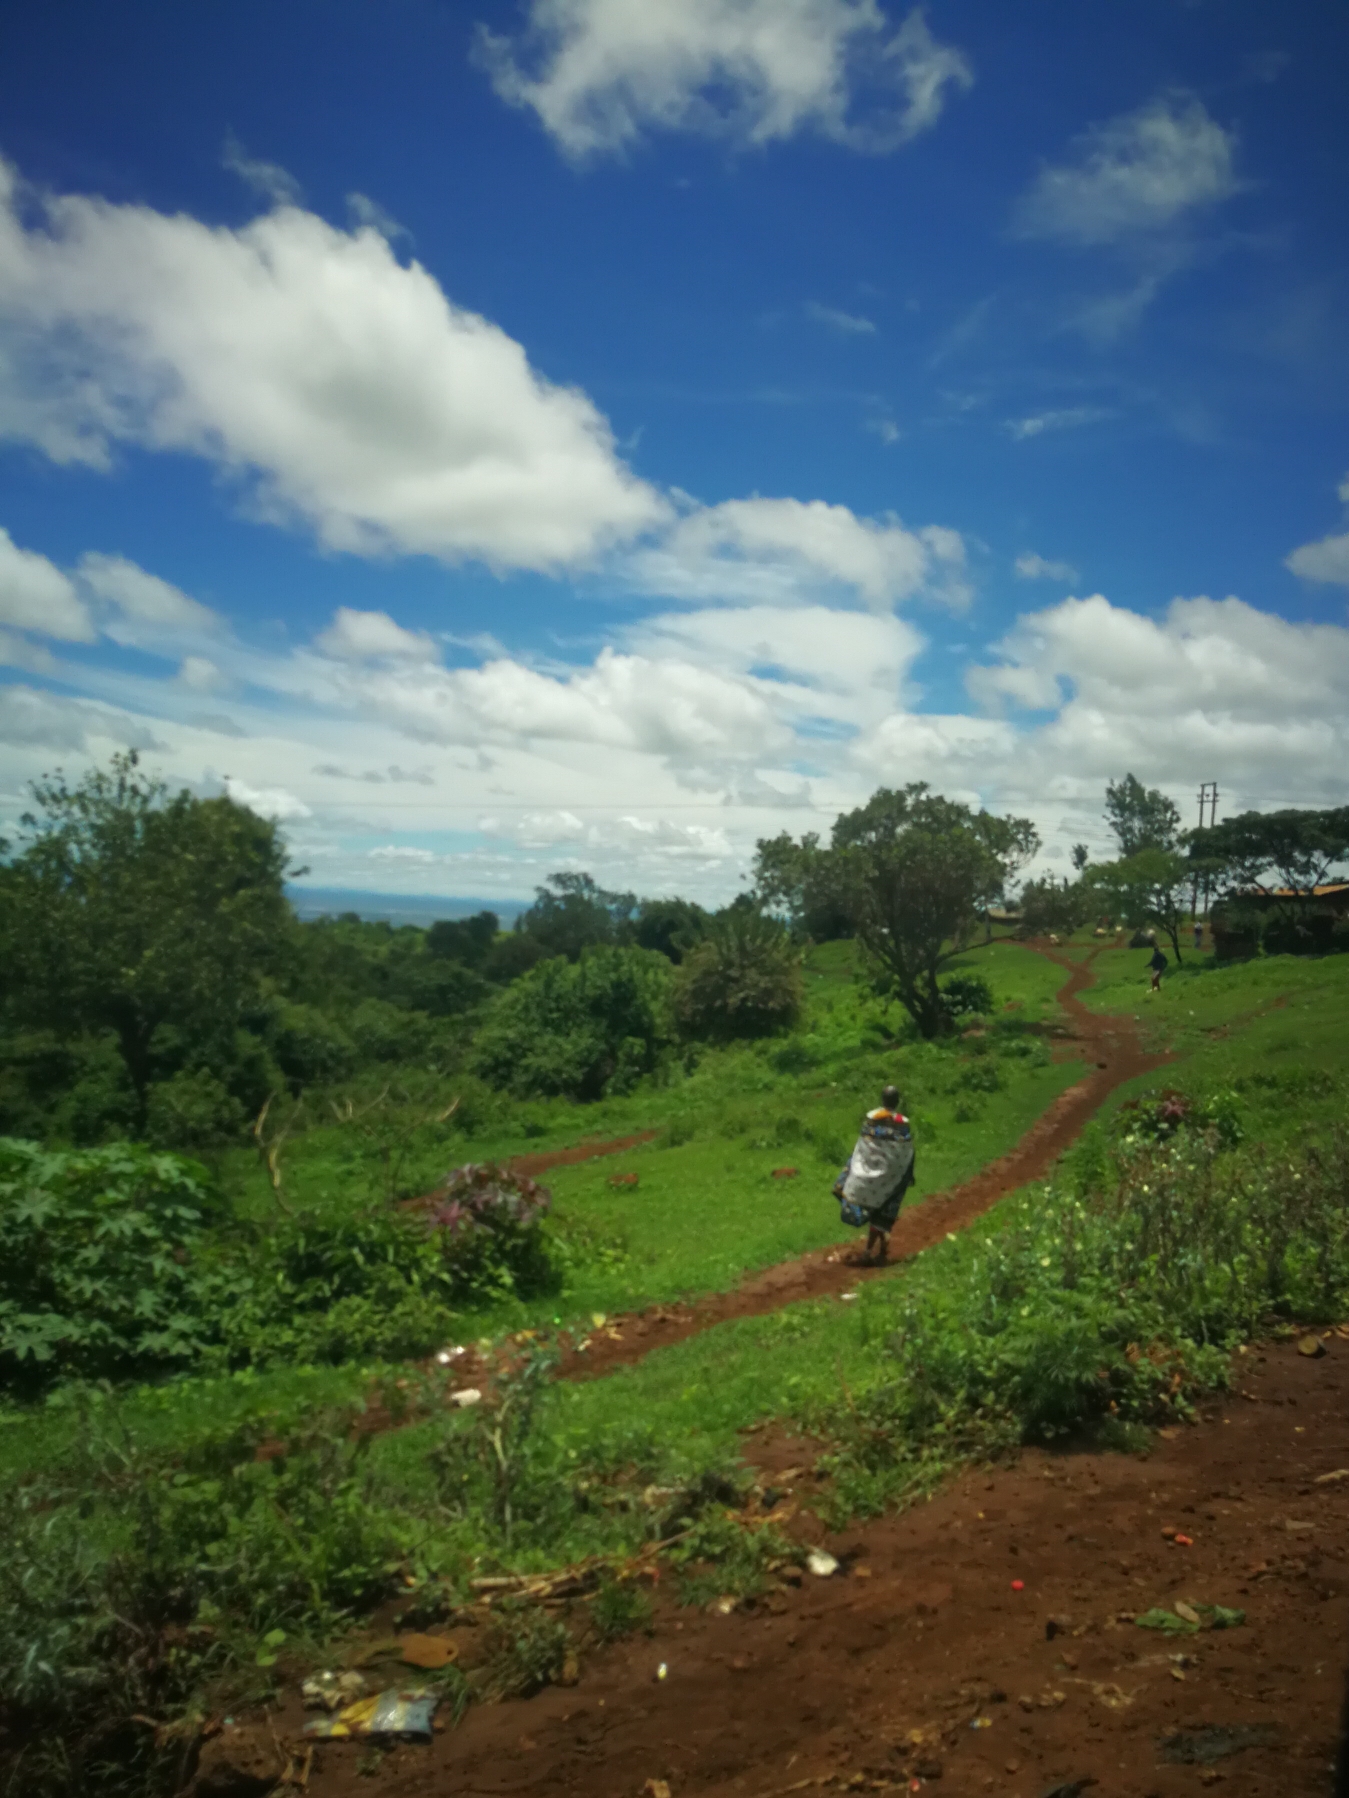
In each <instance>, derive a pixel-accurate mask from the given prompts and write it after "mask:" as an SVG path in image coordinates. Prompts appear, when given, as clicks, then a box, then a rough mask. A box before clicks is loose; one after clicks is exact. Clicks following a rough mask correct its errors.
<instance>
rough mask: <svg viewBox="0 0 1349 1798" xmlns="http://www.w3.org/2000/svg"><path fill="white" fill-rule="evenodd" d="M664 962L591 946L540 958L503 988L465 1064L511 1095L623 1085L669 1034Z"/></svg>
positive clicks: (654, 1063)
mask: <svg viewBox="0 0 1349 1798" xmlns="http://www.w3.org/2000/svg"><path fill="white" fill-rule="evenodd" d="M669 989H670V964H669V962H668V961H667V960H666V959H665V957H664V956H663V955H660V954H657V953H656V952H655V951H654V950H648V949H615V948H593V949H587V950H585V951H584V952H583V953H582V955H581V957H580V959H579V960H578V961H576V962H569V961H566V960H565V959H563V958H562V957H560V956H559V957H556V958H554V959H553V960H550V961H544V962H540V963H539V965H538V966H537V967H536V968H534V969H532V970H531V971H530V972H529V973H527V974H525V975H524V976H523V977H522V978H521V979H520V980H518V981H516V982H515V984H514V985H513V986H512V987H511V988H510V989H509V990H508V991H507V992H506V993H504V994H503V995H502V997H501V1000H500V1001H499V1003H498V1005H497V1008H496V1011H495V1012H494V1014H493V1016H492V1017H491V1019H490V1020H489V1022H488V1024H487V1025H486V1027H485V1028H484V1030H483V1032H482V1034H481V1035H480V1037H479V1038H478V1043H477V1048H476V1052H475V1056H474V1065H475V1067H476V1069H477V1071H478V1072H479V1073H480V1074H481V1075H482V1077H483V1078H484V1079H485V1080H486V1081H488V1083H489V1084H490V1085H492V1086H495V1087H498V1088H500V1089H503V1090H506V1091H509V1092H513V1093H515V1094H517V1095H518V1096H520V1097H522V1098H524V1097H538V1096H542V1095H547V1094H561V1095H563V1096H564V1097H567V1098H571V1099H583V1100H589V1099H599V1098H604V1097H606V1096H608V1095H611V1094H621V1093H626V1092H631V1090H632V1089H633V1087H634V1086H636V1084H637V1082H638V1081H639V1080H640V1079H641V1078H642V1077H643V1076H644V1075H647V1074H651V1073H653V1072H655V1070H656V1069H657V1067H659V1066H660V1065H661V1063H662V1062H663V1060H664V1059H665V1055H666V1053H667V1051H668V1048H669V1046H670V1042H671V1028H670V1023H669Z"/></svg>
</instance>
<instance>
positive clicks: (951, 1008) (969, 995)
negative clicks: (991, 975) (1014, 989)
mask: <svg viewBox="0 0 1349 1798" xmlns="http://www.w3.org/2000/svg"><path fill="white" fill-rule="evenodd" d="M941 998H942V1005H943V1007H944V1009H945V1011H946V1015H947V1016H948V1017H949V1018H950V1019H951V1020H952V1022H953V1023H954V1022H958V1021H959V1020H960V1019H961V1018H986V1017H987V1016H988V1015H989V1013H990V1012H991V1011H992V1010H993V1007H994V1004H995V1003H996V1001H995V1000H994V997H993V988H992V987H991V986H990V985H989V984H988V982H987V981H986V980H984V979H983V978H982V977H981V976H980V975H978V974H953V975H952V976H951V978H950V979H949V980H944V981H943V982H942V984H941Z"/></svg>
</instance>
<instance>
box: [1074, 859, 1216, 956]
mask: <svg viewBox="0 0 1349 1798" xmlns="http://www.w3.org/2000/svg"><path fill="white" fill-rule="evenodd" d="M1086 878H1087V881H1088V882H1089V883H1090V885H1091V887H1093V888H1094V889H1095V890H1096V891H1097V892H1099V893H1100V894H1101V895H1102V896H1103V898H1104V899H1105V900H1106V901H1107V903H1108V906H1109V909H1110V910H1111V911H1112V912H1114V913H1116V914H1117V915H1118V916H1120V917H1121V918H1123V919H1124V922H1125V923H1126V924H1131V925H1132V926H1133V927H1134V928H1135V929H1139V928H1141V927H1142V926H1143V925H1145V924H1151V925H1154V926H1155V927H1156V928H1158V929H1159V930H1164V931H1165V932H1166V934H1167V936H1169V937H1170V939H1171V947H1172V948H1173V949H1174V950H1175V952H1176V960H1177V961H1180V960H1182V956H1181V953H1180V933H1181V930H1182V929H1183V928H1184V925H1185V920H1186V918H1187V917H1188V916H1189V910H1190V907H1189V893H1190V883H1191V881H1192V880H1193V878H1194V867H1193V865H1192V863H1190V862H1189V861H1187V860H1186V858H1185V857H1184V856H1183V855H1177V854H1176V853H1175V851H1174V850H1170V849H1140V850H1139V851H1138V852H1137V854H1136V855H1128V856H1125V857H1123V858H1122V859H1121V860H1120V861H1117V862H1102V863H1101V864H1099V865H1098V866H1097V867H1094V868H1089V869H1088V870H1087V876H1086Z"/></svg>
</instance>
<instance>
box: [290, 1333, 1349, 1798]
mask: <svg viewBox="0 0 1349 1798" xmlns="http://www.w3.org/2000/svg"><path fill="white" fill-rule="evenodd" d="M1325 1347H1326V1352H1325V1354H1324V1356H1323V1357H1322V1358H1320V1359H1317V1360H1311V1359H1306V1358H1303V1357H1301V1356H1299V1355H1298V1354H1297V1352H1296V1349H1295V1347H1294V1345H1293V1344H1292V1343H1284V1344H1281V1345H1278V1346H1273V1347H1269V1348H1267V1349H1263V1350H1258V1351H1253V1352H1252V1353H1251V1354H1250V1355H1249V1356H1246V1357H1241V1358H1239V1359H1238V1361H1237V1374H1238V1378H1237V1382H1236V1389H1235V1390H1234V1391H1233V1392H1232V1393H1231V1394H1230V1395H1229V1396H1227V1397H1226V1398H1224V1399H1221V1400H1219V1401H1215V1402H1214V1403H1212V1404H1210V1405H1209V1406H1207V1407H1206V1415H1205V1416H1204V1418H1203V1419H1202V1421H1201V1422H1200V1424H1199V1425H1198V1426H1197V1427H1195V1428H1184V1427H1182V1428H1179V1429H1176V1430H1170V1431H1168V1432H1167V1438H1168V1439H1159V1440H1158V1441H1157V1443H1156V1446H1155V1449H1154V1452H1153V1453H1152V1454H1150V1455H1145V1456H1124V1455H1098V1454H1088V1453H1080V1452H1068V1451H1065V1452H1060V1453H1045V1452H1040V1451H1026V1452H1025V1453H1023V1454H1022V1455H1021V1456H1020V1457H1019V1458H1018V1459H1017V1460H1016V1461H1015V1462H1014V1463H1013V1464H1011V1465H1009V1466H1006V1467H1003V1468H999V1469H996V1470H988V1469H972V1470H970V1471H969V1472H967V1473H965V1474H964V1475H962V1476H961V1477H960V1478H959V1479H958V1480H956V1481H955V1482H954V1484H953V1485H952V1486H951V1487H950V1488H949V1489H948V1490H947V1491H945V1492H944V1493H942V1494H941V1495H940V1496H939V1497H938V1498H937V1499H935V1500H934V1501H933V1502H932V1503H931V1504H927V1505H921V1506H919V1507H917V1508H916V1509H914V1510H911V1511H909V1512H907V1513H904V1514H902V1515H899V1516H890V1517H886V1518H883V1519H880V1520H878V1521H875V1522H872V1523H868V1524H866V1525H865V1526H864V1527H862V1528H859V1529H854V1530H850V1531H848V1532H846V1533H845V1534H843V1535H841V1536H837V1537H829V1536H827V1535H826V1533H825V1531H824V1529H823V1526H822V1525H821V1524H820V1522H819V1520H818V1519H817V1518H816V1517H815V1516H814V1514H813V1513H812V1512H811V1511H810V1510H809V1508H808V1507H809V1503H810V1499H811V1495H812V1493H813V1492H814V1490H815V1487H814V1485H813V1476H811V1475H808V1474H805V1473H803V1472H802V1471H801V1468H800V1466H799V1465H798V1467H797V1468H796V1470H795V1471H789V1470H787V1469H786V1466H785V1462H786V1459H787V1457H789V1456H790V1457H792V1458H794V1459H796V1460H797V1461H798V1463H800V1462H804V1463H806V1464H809V1463H810V1461H811V1459H812V1457H811V1455H810V1452H809V1449H808V1446H807V1445H805V1444H800V1445H792V1444H790V1443H782V1442H777V1443H775V1444H772V1445H771V1446H772V1450H773V1452H774V1455H775V1457H776V1460H777V1463H778V1465H779V1466H780V1467H781V1468H782V1471H780V1472H779V1473H778V1474H777V1475H776V1479H777V1481H778V1484H779V1486H780V1487H783V1488H786V1489H787V1490H788V1494H789V1496H788V1500H787V1502H788V1504H789V1506H791V1507H793V1508H794V1514H793V1515H792V1516H791V1518H790V1520H789V1521H788V1522H787V1525H786V1527H787V1529H788V1531H789V1533H791V1534H793V1535H795V1536H796V1538H797V1539H798V1540H799V1541H800V1542H801V1543H802V1544H807V1543H814V1544H821V1545H824V1546H827V1547H828V1548H829V1549H830V1550H831V1551H832V1552H833V1553H834V1554H835V1555H836V1556H837V1557H838V1558H839V1559H840V1561H841V1563H842V1570H841V1572H840V1573H839V1574H837V1575H835V1576H834V1577H832V1578H829V1579H815V1578H813V1577H811V1576H810V1575H809V1574H808V1573H807V1574H805V1575H804V1577H802V1575H801V1574H800V1573H795V1572H793V1573H790V1574H789V1576H788V1577H785V1578H784V1579H783V1581H782V1583H781V1584H780V1586H779V1587H778V1588H777V1589H775V1590H772V1591H770V1592H769V1593H767V1594H766V1595H765V1597H764V1598H762V1599H760V1600H758V1601H756V1602H755V1603H754V1604H753V1605H752V1606H751V1607H750V1608H742V1609H739V1610H736V1611H734V1612H732V1613H731V1614H730V1615H721V1614H719V1613H718V1612H717V1610H716V1608H715V1607H712V1608H711V1609H710V1610H708V1611H701V1610H694V1609H687V1608H684V1609H681V1608H679V1607H678V1606H676V1605H675V1604H674V1603H673V1601H672V1598H671V1597H669V1596H667V1595H666V1594H665V1591H664V1588H657V1591H656V1598H657V1612H656V1617H655V1620H654V1627H653V1631H652V1633H651V1635H650V1636H646V1635H639V1636H636V1637H632V1638H629V1639H628V1640H626V1641H624V1642H620V1643H618V1644H616V1645H614V1646H613V1647H611V1648H608V1649H604V1650H601V1651H599V1652H597V1653H595V1654H594V1655H593V1656H589V1657H587V1658H586V1659H585V1660H584V1661H583V1663H582V1666H581V1668H580V1677H579V1683H578V1684H577V1685H576V1686H575V1687H574V1688H571V1689H559V1688H550V1689H549V1690H547V1691H545V1692H543V1693H541V1694H540V1695H539V1696H538V1697H536V1698H533V1699H529V1700H526V1701H515V1702H512V1703H507V1704H500V1705H486V1706H482V1707H478V1708H474V1709H472V1710H471V1711H470V1712H469V1713H468V1715H467V1716H466V1718H465V1719H464V1721H463V1722H462V1723H461V1724H460V1725H459V1727H458V1728H457V1729H453V1730H446V1731H445V1732H444V1733H442V1734H439V1735H437V1736H436V1738H435V1739H434V1741H432V1742H431V1743H430V1744H429V1745H425V1746H421V1747H417V1746H407V1747H400V1748H396V1749H394V1750H393V1751H392V1752H391V1753H390V1754H388V1755H387V1756H386V1757H385V1758H383V1759H382V1760H379V1761H378V1764H373V1763H372V1761H371V1760H370V1759H369V1758H367V1757H366V1756H365V1755H364V1754H363V1751H362V1750H361V1748H360V1747H359V1745H357V1744H355V1743H347V1744H334V1745H331V1746H324V1747H322V1748H320V1750H319V1752H318V1755H317V1757H316V1759H315V1763H314V1767H313V1771H312V1774H311V1777H310V1780H309V1784H308V1794H309V1798H517V1795H518V1798H574V1795H582V1794H583V1795H584V1798H642V1795H643V1794H644V1793H645V1794H646V1798H653V1793H654V1798H664V1790H665V1787H663V1786H662V1785H660V1784H656V1785H655V1786H652V1785H650V1784H648V1783H647V1782H648V1781H655V1782H662V1781H663V1782H665V1784H666V1786H668V1789H669V1792H670V1794H671V1798H785V1795H786V1794H790V1793H797V1792H799V1793H802V1794H810V1793H821V1792H823V1793H825V1794H836V1793H843V1792H846V1791H851V1792H858V1793H863V1792H880V1793H890V1794H894V1795H895V1798H898V1794H900V1793H903V1792H917V1791H922V1790H931V1791H932V1792H933V1794H934V1798H986V1795H987V1794H989V1793H993V1794H997V1795H998V1798H1049V1795H1050V1794H1057V1795H1058V1798H1068V1794H1074V1795H1076V1794H1078V1793H1079V1792H1089V1794H1090V1798H1194V1795H1197V1794H1198V1793H1199V1792H1200V1791H1201V1790H1205V1789H1207V1788H1208V1786H1209V1785H1210V1784H1213V1785H1216V1784H1217V1783H1218V1782H1219V1781H1221V1782H1222V1783H1223V1791H1224V1792H1225V1793H1230V1794H1232V1798H1330V1795H1331V1793H1332V1791H1333V1788H1334V1776H1333V1774H1332V1773H1331V1771H1330V1763H1331V1761H1332V1758H1333V1755H1334V1752H1335V1743H1336V1738H1337V1734H1338V1727H1337V1719H1338V1713H1339V1708H1340V1703H1341V1694H1342V1691H1343V1684H1344V1672H1345V1664H1346V1656H1347V1654H1349V1473H1346V1476H1345V1477H1344V1478H1338V1479H1337V1478H1330V1479H1326V1478H1325V1477H1324V1476H1326V1475H1332V1476H1333V1475H1335V1474H1337V1472H1338V1471H1339V1470H1340V1469H1345V1470H1349V1330H1347V1331H1346V1332H1345V1333H1344V1335H1343V1336H1330V1337H1329V1338H1328V1339H1327V1341H1326V1345H1325ZM753 1456H754V1451H753V1447H752V1445H751V1458H753ZM1167 1530H1170V1531H1172V1532H1174V1531H1175V1530H1181V1531H1182V1532H1183V1533H1184V1534H1185V1535H1186V1536H1188V1537H1189V1538H1191V1541H1190V1543H1189V1544H1188V1545H1183V1544H1182V1545H1177V1544H1176V1543H1174V1542H1173V1541H1172V1540H1171V1539H1170V1538H1169V1537H1168V1536H1167V1535H1166V1534H1165V1532H1166V1531H1167ZM1016 1581H1019V1582H1021V1589H1016V1588H1015V1586H1014V1582H1016ZM1178 1599H1180V1600H1193V1601H1196V1602H1198V1603H1201V1604H1203V1603H1212V1604H1221V1605H1225V1606H1230V1607H1233V1608H1237V1609H1240V1610H1242V1611H1244V1612H1245V1614H1246V1620H1245V1622H1244V1623H1243V1624H1242V1625H1240V1626H1239V1627H1236V1628H1232V1629H1228V1630H1223V1631H1222V1632H1220V1633H1219V1632H1204V1633H1200V1634H1195V1635H1185V1636H1181V1637H1168V1636H1165V1635H1159V1634H1156V1633H1154V1632H1152V1631H1150V1630H1146V1629H1142V1628H1139V1627H1138V1626H1137V1625H1136V1624H1135V1623H1134V1622H1133V1621H1132V1619H1133V1617H1134V1615H1135V1614H1139V1613H1142V1612H1144V1611H1146V1610H1148V1609H1150V1608H1151V1607H1153V1606H1163V1607H1166V1608H1168V1609H1169V1608H1170V1607H1172V1606H1173V1605H1174V1604H1175V1603H1176V1601H1177V1600H1178ZM473 1633H474V1632H472V1631H471V1630H470V1631H467V1632H464V1631H460V1632H456V1634H457V1635H460V1636H464V1637H465V1641H464V1643H463V1652H464V1654H465V1658H469V1650H470V1647H471V1643H470V1641H469V1638H471V1637H472V1636H473ZM662 1663H663V1664H664V1665H665V1666H666V1667H667V1669H668V1677H666V1678H665V1679H663V1680H658V1679H657V1677H656V1671H657V1668H658V1667H659V1666H660V1665H661V1664H662ZM299 1715H300V1713H299V1711H298V1707H297V1704H292V1707H291V1709H290V1710H289V1711H287V1712H286V1713H284V1714H282V1715H280V1716H278V1717H277V1718H276V1719H275V1721H276V1724H277V1727H278V1728H279V1729H281V1730H283V1731H285V1730H288V1729H290V1728H293V1727H295V1726H296V1725H297V1724H298V1720H299ZM1206 1754H1208V1755H1212V1756H1214V1758H1213V1759H1212V1760H1211V1761H1209V1762H1207V1763H1206V1762H1205V1761H1204V1759H1203V1758H1202V1757H1203V1756H1204V1755H1206ZM1174 1755H1180V1756H1186V1755H1188V1756H1189V1757H1190V1759H1189V1760H1188V1761H1186V1760H1184V1759H1181V1760H1179V1761H1177V1760H1173V1759H1168V1758H1167V1757H1168V1756H1174ZM358 1762H360V1763H362V1764H363V1767H364V1771H359V1770H358V1765H357V1764H358ZM1078 1781H1081V1782H1084V1783H1083V1784H1082V1785H1081V1786H1079V1785H1078V1784H1077V1783H1076V1782H1078Z"/></svg>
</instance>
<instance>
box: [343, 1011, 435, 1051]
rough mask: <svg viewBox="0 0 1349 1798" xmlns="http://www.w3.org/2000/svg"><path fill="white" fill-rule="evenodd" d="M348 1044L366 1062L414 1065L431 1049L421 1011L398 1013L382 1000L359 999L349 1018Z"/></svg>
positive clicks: (426, 1021) (426, 1019)
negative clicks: (392, 1062)
mask: <svg viewBox="0 0 1349 1798" xmlns="http://www.w3.org/2000/svg"><path fill="white" fill-rule="evenodd" d="M350 1031H351V1040H352V1042H353V1043H354V1044H355V1045H356V1053H357V1055H358V1056H359V1057H360V1059H361V1060H362V1061H363V1062H366V1061H415V1060H417V1059H418V1058H419V1057H421V1056H422V1055H424V1054H425V1053H426V1051H427V1049H428V1048H429V1046H430V1043H431V1038H432V1034H433V1031H432V1025H431V1020H430V1018H429V1017H428V1016H427V1015H426V1013H425V1012H421V1011H401V1010H400V1009H399V1007H398V1006H396V1005H390V1004H388V1003H387V1002H386V1001H385V1000H383V999H362V1001H361V1003H360V1004H359V1005H358V1006H357V1007H356V1009H355V1011H354V1012H353V1013H352V1014H351V1023H350Z"/></svg>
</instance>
